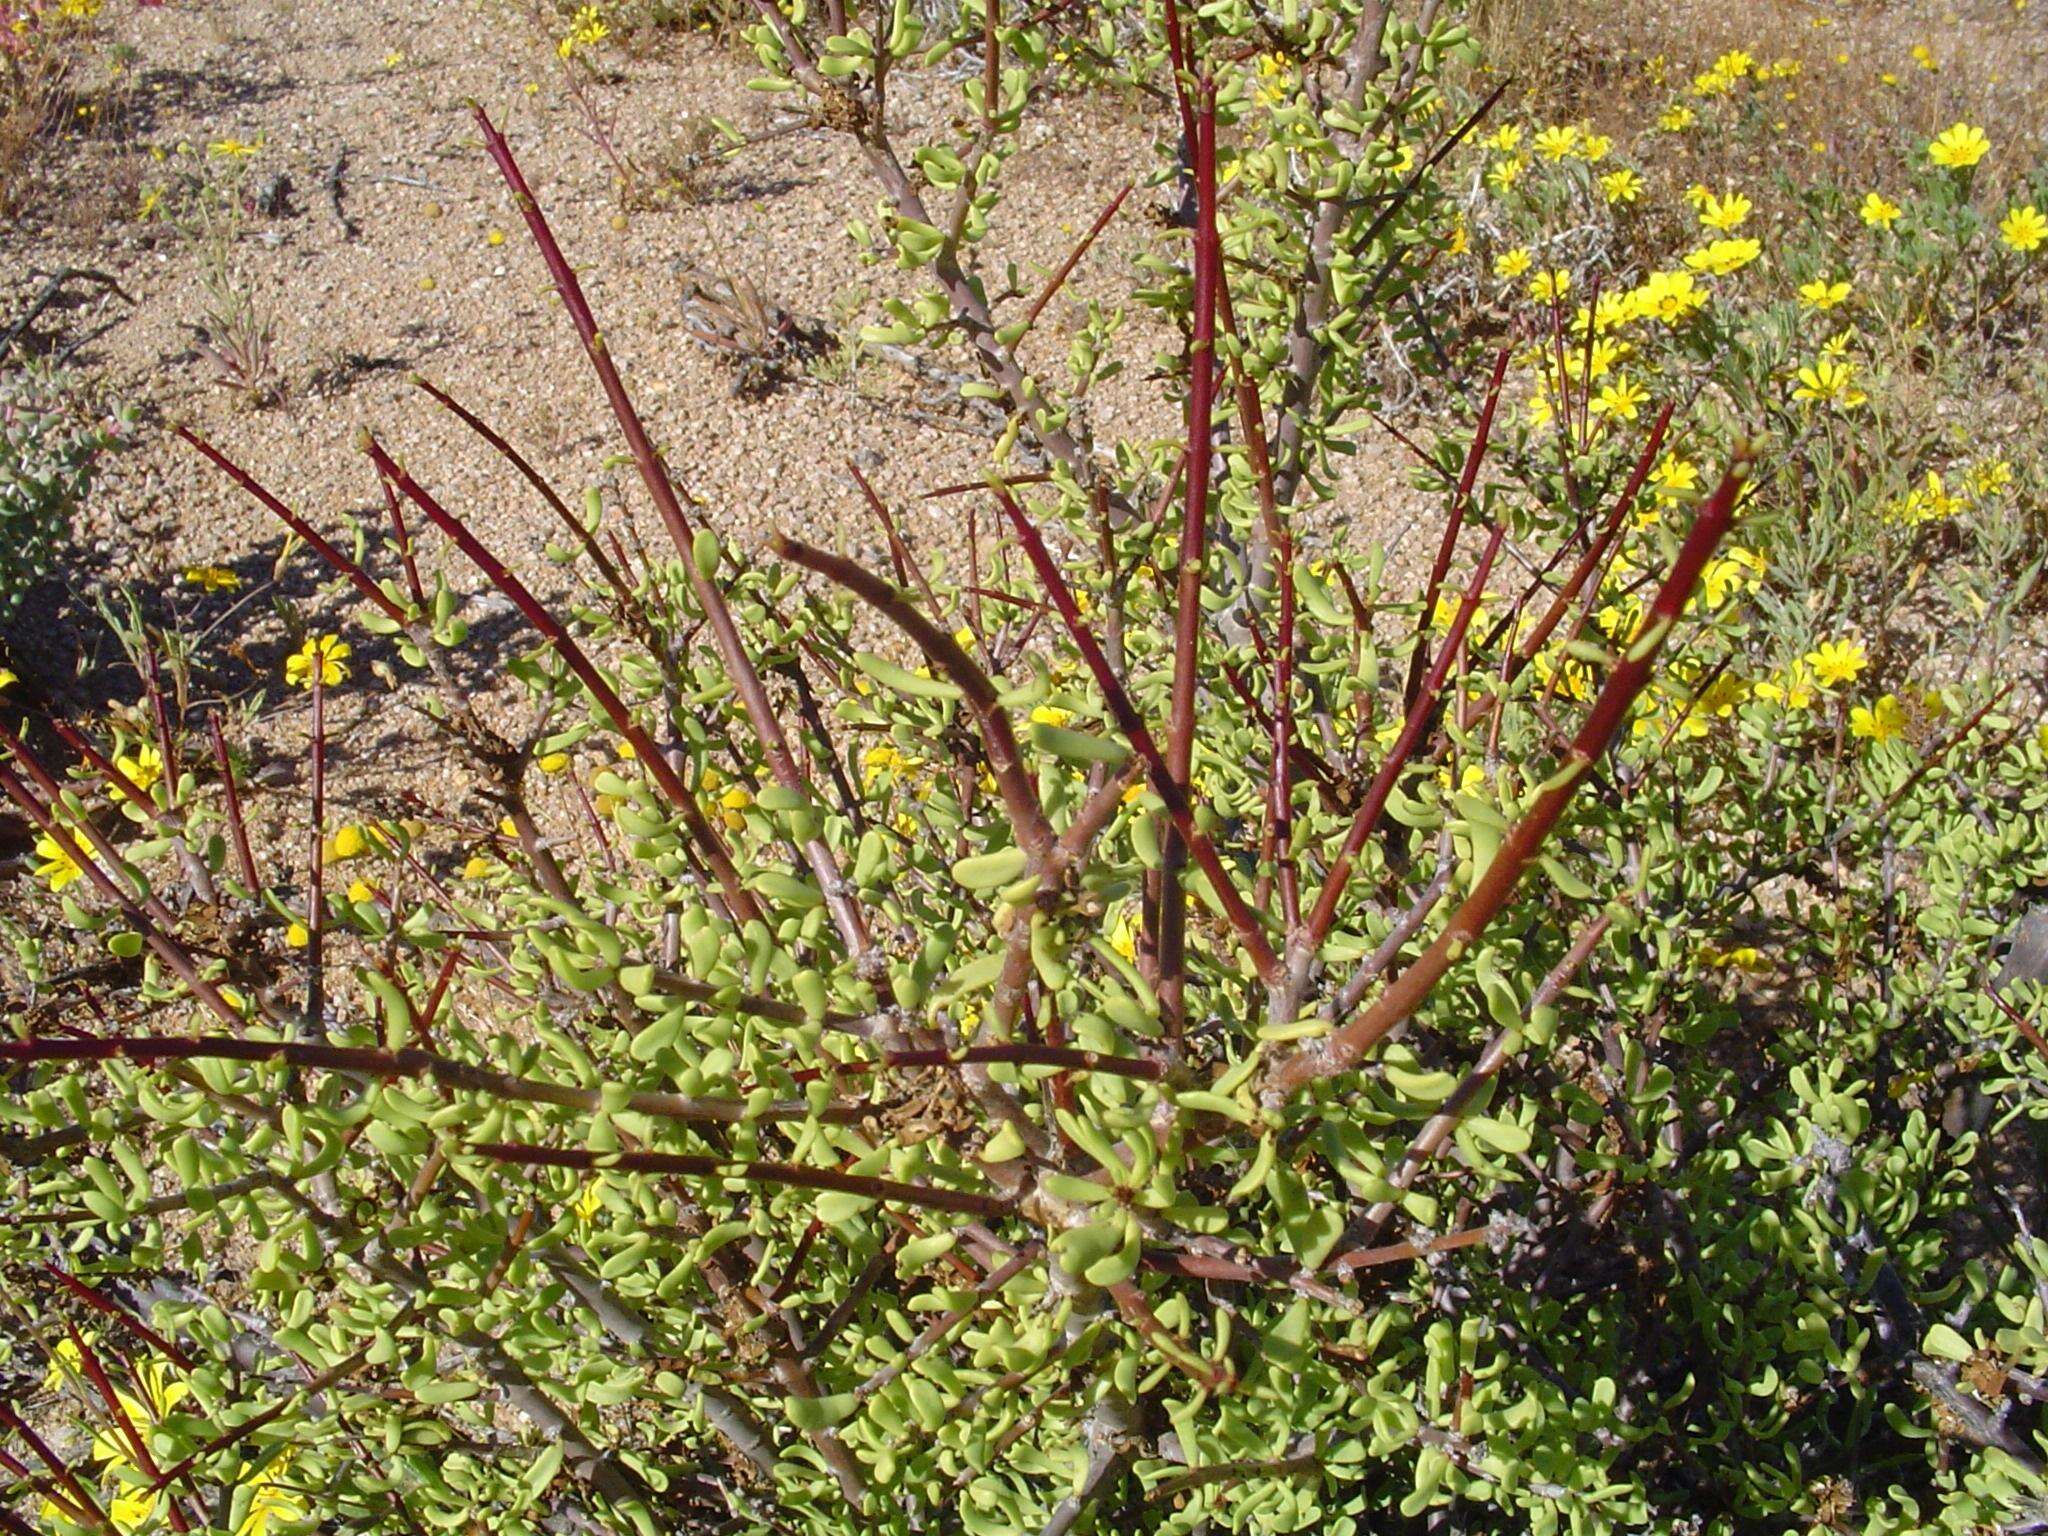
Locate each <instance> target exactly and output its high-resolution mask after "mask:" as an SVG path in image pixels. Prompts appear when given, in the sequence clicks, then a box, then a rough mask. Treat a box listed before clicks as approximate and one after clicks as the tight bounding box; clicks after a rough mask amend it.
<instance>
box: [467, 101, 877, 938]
mask: <svg viewBox="0 0 2048 1536" xmlns="http://www.w3.org/2000/svg"><path fill="white" fill-rule="evenodd" d="M475 115H476V121H477V126H478V127H479V128H480V129H481V130H482V132H483V138H484V149H485V151H486V152H487V153H488V154H489V155H490V157H491V160H492V162H493V163H494V164H496V166H497V167H498V171H499V173H500V174H501V175H502V176H503V177H504V178H505V184H506V185H507V186H508V187H510V188H511V190H512V195H513V199H514V201H515V202H516V203H517V204H518V207H519V212H520V215H521V217H523V218H524V219H525V221H526V228H527V231H528V233H530V234H531V235H532V236H533V241H534V244H535V245H536V246H537V247H538V248H539V250H540V254H541V260H542V261H543V262H544V263H545V264H546V266H547V269H548V275H549V277H551V278H552V279H553V280H554V285H555V292H556V293H557V294H558V295H559V296H560V298H561V300H562V307H563V308H564V309H566V310H567V311H568V314H569V319H570V321H571V323H572V324H573V325H574V326H575V329H576V335H577V338H578V339H579V340H580V341H581V342H582V343H583V350H584V353H585V354H586V355H587V356H588V357H589V359H590V365H591V367H592V368H593V369H595V370H596V372H597V377H598V382H599V383H600V384H601V385H602V386H603V387H604V394H605V399H606V400H607V401H608V402H610V404H611V409H612V415H613V417H614V418H615V419H616V420H617V421H618V424H619V431H620V432H621V434H622V435H623V436H624V437H625V439H626V447H627V449H628V451H630V452H631V454H632V456H633V463H634V465H635V466H636V467H637V468H638V469H639V471H640V481H641V484H642V485H644V486H645V487H646V489H647V494H648V496H649V497H650V498H651V499H652V500H653V502H654V506H655V510H656V511H658V512H659V513H660V514H661V520H662V523H663V525H664V526H665V527H666V528H667V529H668V534H669V538H670V539H671V540H672V541H673V542H674V543H675V547H676V551H677V553H678V554H680V555H681V556H682V560H683V569H684V570H685V571H686V572H687V573H688V576H689V581H690V586H691V590H692V591H693V592H694V593H695V594H696V597H697V603H698V606H699V607H700V608H702V609H703V611H704V618H705V621H706V622H707V623H708V624H709V625H710V627H711V634H712V638H713V639H714V640H715V641H716V642H717V645H718V650H719V654H720V656H721V657H722V658H723V659H724V661H725V665H726V670H727V672H728V673H729V674H730V676H731V679H732V684H733V688H734V691H735V692H737V693H738V695H739V699H740V703H741V705H742V706H743V707H744V708H745V709H746V712H747V719H748V721H749V722H750V723H751V724H752V726H753V728H754V734H755V736H756V737H758V738H759V740H760V743H761V752H762V755H763V757H764V758H766V760H767V763H768V770H769V772H770V773H771V774H773V775H774V777H775V780H776V782H777V783H778V784H780V785H782V786H783V787H784V788H785V789H791V790H795V791H797V792H798V793H801V794H804V795H806V796H809V795H810V785H809V783H808V781H807V780H806V779H805V777H804V774H803V771H802V770H801V769H800V768H799V767H798V766H797V762H796V758H795V756H794V754H792V753H791V751H790V749H789V739H788V737H787V736H786V735H785V734H784V732H783V729H782V722H781V721H780V720H779V719H778V718H777V717H776V714H775V708H774V706H773V705H772V704H771V703H770V702H769V699H768V691H767V689H766V688H764V687H763V686H762V685H761V674H760V673H759V672H758V671H756V670H755V667H754V663H753V659H752V658H751V657H750V656H749V655H748V654H747V647H746V642H745V640H743V639H742V638H741V636H740V631H739V626H738V624H737V623H735V622H734V620H733V616H732V609H731V608H730V607H729V606H728V605H727V603H726V601H725V594H724V593H723V592H721V591H720V590H719V588H718V584H717V583H716V582H715V581H713V580H712V579H711V578H710V577H709V576H707V575H705V574H704V572H703V571H701V570H700V569H698V566H697V561H696V558H695V554H696V552H695V540H696V532H695V530H694V529H693V528H692V527H691V525H690V519H689V516H688V514H686V513H685V512H684V511H683V504H682V499H681V498H680V497H679V496H678V495H677V494H676V488H675V482H674V481H673V480H672V479H671V478H670V477H669V472H668V467H667V465H665V464H664V463H663V462H662V459H661V455H660V454H659V453H658V452H656V451H655V447H654V443H653V441H652V440H651V439H650V438H649V437H648V435H647V429H646V428H645V427H644V426H643V425H642V424H641V421H640V413H639V412H638V411H637V410H636V409H634V406H633V401H632V397H631V396H629V395H628V394H627V393H626V385H625V381H624V380H623V379H622V378H621V377H620V376H619V370H618V366H617V364H615V363H614V362H613V361H612V356H611V349H610V348H609V347H608V346H607V345H606V343H605V339H604V336H603V335H602V333H600V332H599V330H598V328H597V319H596V317H595V316H594V315H593V314H592V313H591V309H590V303H589V301H588V300H587V299H586V298H585V297H584V295H583V285H582V284H581V283H580V282H578V281H577V278H576V271H575V268H573V267H571V266H570V265H569V260H568V258H567V257H566V256H564V255H563V254H562V248H561V246H560V245H559V244H557V243H556V240H555V236H554V231H553V230H551V229H550V228H549V227H548V222H547V219H546V217H545V216H544V215H543V214H542V213H541V211H540V204H539V202H538V201H537V200H536V199H535V197H534V195H533V192H532V190H531V189H530V188H529V187H528V186H527V184H526V177H525V175H524V174H523V173H522V172H521V171H520V169H519V163H518V161H516V160H515V159H514V158H513V156H512V147H511V146H510V145H509V144H507V143H506V142H505V137H504V135H503V134H501V133H500V132H499V131H498V129H497V127H496V125H495V124H493V123H492V122H491V120H490V117H489V116H488V115H487V114H486V113H485V112H484V110H483V109H482V108H481V107H478V108H477V109H476V113H475ZM804 857H805V859H806V860H807V861H808V862H809V864H810V866H811V872H812V873H813V874H814V875H816V877H817V880H818V885H819V888H820V889H821V890H822V891H823V892H824V896H825V906H826V909H827V910H828V911H829V912H830V913H831V914H832V921H833V925H834V926H835V927H836V928H837V929H838V930H839V935H840V938H841V940H842V941H843V942H844V943H845V945H846V947H847V950H848V952H849V953H850V954H852V955H853V956H854V957H855V958H857V959H858V958H860V957H863V956H865V955H866V954H867V952H868V950H869V948H870V941H869V938H868V932H867V923H866V920H865V919H864V918H863V917H862V915H861V912H860V906H859V903H858V902H857V900H856V899H855V895H854V891H853V887H852V886H851V884H850V883H849V882H848V881H847V879H846V877H845V876H844V875H843V874H842V873H841V872H840V869H839V863H838V860H837V859H836V858H835V857H834V855H833V853H832V850H831V848H830V847H829V846H827V844H826V843H825V841H824V839H823V838H818V837H813V838H810V839H808V840H807V841H806V842H805V843H804Z"/></svg>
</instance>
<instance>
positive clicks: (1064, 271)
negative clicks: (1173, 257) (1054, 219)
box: [1024, 181, 1133, 330]
mask: <svg viewBox="0 0 2048 1536" xmlns="http://www.w3.org/2000/svg"><path fill="white" fill-rule="evenodd" d="M1132 185H1133V183H1131V182H1128V181H1127V182H1125V183H1124V189H1123V190H1122V191H1121V192H1119V193H1117V195H1116V196H1115V197H1113V198H1111V199H1110V201H1109V206H1108V207H1107V208H1105V209H1103V210H1102V212H1100V213H1098V214H1097V215H1096V216H1095V222H1094V223H1093V224H1090V225H1089V226H1088V233H1087V234H1085V235H1083V236H1082V237H1081V239H1080V243H1079V244H1077V245H1076V246H1075V247H1074V249H1073V250H1072V251H1070V252H1069V253H1068V255H1067V259H1066V260H1065V261H1063V262H1061V263H1060V267H1059V270H1058V271H1057V272H1055V273H1053V275H1052V277H1051V279H1050V280H1049V281H1048V282H1047V283H1046V285H1045V287H1044V288H1042V289H1041V290H1040V291H1039V294H1038V297H1037V298H1036V299H1033V300H1032V301H1031V307H1030V308H1029V309H1027V310H1025V311H1024V328H1025V329H1026V330H1029V329H1030V328H1031V327H1032V326H1034V325H1036V324H1037V323H1038V317H1039V316H1040V315H1041V314H1043V313H1044V312H1045V306H1046V305H1048V304H1050V303H1051V302H1052V300H1053V295H1055V294H1056V293H1058V292H1059V291H1060V289H1061V288H1063V287H1065V286H1066V282H1067V279H1068V278H1069V277H1071V276H1073V274H1074V268H1076V267H1078V266H1079V265H1080V264H1081V258H1082V257H1083V256H1086V255H1087V254H1088V247H1089V246H1091V245H1093V244H1094V243H1095V241H1096V238H1097V237H1098V236H1099V235H1100V234H1101V233H1102V232H1103V231H1104V230H1105V229H1107V228H1108V227H1109V221H1110V220H1111V219H1113V218H1115V217H1116V211H1117V209H1119V208H1121V207H1123V205H1124V199H1125V198H1127V197H1129V196H1130V195H1131V187H1132Z"/></svg>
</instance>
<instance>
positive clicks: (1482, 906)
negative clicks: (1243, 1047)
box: [1265, 457, 1747, 1104]
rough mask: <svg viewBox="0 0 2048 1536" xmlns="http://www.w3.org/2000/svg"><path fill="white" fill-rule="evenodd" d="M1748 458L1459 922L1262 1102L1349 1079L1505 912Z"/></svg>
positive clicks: (1288, 1066) (1698, 563) (1721, 522)
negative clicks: (1344, 1075)
mask: <svg viewBox="0 0 2048 1536" xmlns="http://www.w3.org/2000/svg"><path fill="white" fill-rule="evenodd" d="M1746 468H1747V460H1746V458H1742V457H1738V458H1737V460H1736V462H1735V464H1734V465H1733V466H1732V467H1731V468H1730V469H1729V472H1728V474H1727V475H1726V476H1725V477H1724V478H1723V479H1722V481H1721V484H1720V487H1719V488H1718V489H1717V490H1716V491H1715V492H1714V494H1713V496H1712V497H1710V498H1709V499H1708V501H1707V504H1706V505H1705V506H1704V507H1703V508H1702V509H1701V511H1700V515H1699V518H1698V520H1697V521H1695V522H1694V524H1693V526H1692V531H1691V532H1690V533H1688V534H1687V535H1686V538H1685V542H1684V544H1683V545H1681V546H1680V548H1679V551H1678V555H1677V557H1676V559H1674V560H1673V561H1672V565H1671V570H1670V573H1669V574H1668V575H1667V576H1666V577H1665V580H1664V584H1663V586H1662V588H1661V589H1660V590H1659V591H1658V593H1657V596H1656V598H1655V600H1654V601H1653V602H1652V603H1651V605H1650V610H1649V613H1648V614H1647V616H1646V617H1645V620H1644V628H1643V630H1642V632H1641V634H1640V635H1639V636H1638V638H1637V639H1636V640H1635V642H1634V643H1633V644H1632V645H1630V647H1629V648H1628V650H1627V652H1626V653H1625V654H1624V655H1623V656H1622V658H1621V660H1620V661H1618V662H1617V663H1616V664H1615V666H1614V669H1613V671H1612V672H1610V673H1609V674H1608V677H1607V681H1606V682H1605V684H1603V685H1602V687H1601V689H1600V693H1599V696H1598V697H1597V698H1595V699H1594V701H1593V706H1592V708H1591V709H1590V710H1589V711H1588V712H1587V714H1586V718H1585V721H1584V723H1583V724H1582V725H1581V726H1580V728H1579V733H1578V735H1577V736H1576V737H1575V738H1574V739H1573V742H1572V745H1571V750H1570V752H1569V753H1568V754H1567V756H1566V759H1565V761H1564V763H1563V764H1562V765H1561V766H1560V767H1559V768H1558V769H1557V771H1556V772H1554V773H1553V774H1552V775H1551V776H1550V778H1549V779H1548V780H1547V781H1546V782H1545V783H1544V785H1543V786H1542V788H1541V789H1540V790H1539V791H1538V793H1537V796H1536V799H1535V801H1534V803H1533V804H1531V805H1530V807H1529V809H1528V810H1527V811H1525V812H1524V813H1523V815H1522V817H1521V819H1520V820H1518V821H1517V822H1516V823H1515V825H1514V826H1513V827H1512V828H1511V829H1510V830H1509V831H1508V833H1507V835H1506V837H1505V838H1503V839H1502V842H1501V846H1500V848H1499V850H1498V851H1497V852H1496V853H1495V855H1494V857H1493V860H1492V862H1491V863H1489V864H1488V865H1487V867H1486V872H1485V873H1484V874H1483V875H1481V876H1480V877H1479V879H1478V881H1477V883H1476V884H1474V886H1473V887H1472V891H1471V893H1470V894H1469V895H1468V896H1467V897H1466V898H1465V900H1464V902H1463V904H1461V905H1460V906H1459V908H1458V910H1457V911H1456V912H1455V913H1453V914H1452V916H1451V920H1450V922H1449V923H1448V924H1446V925H1445V927H1444V931H1443V932H1442V933H1441V934H1440V935H1438V937H1437V939H1436V942H1435V943H1433V944H1431V945H1430V947H1429V948H1428V949H1427V950H1425V951H1423V953H1422V955H1421V956H1420V957H1419V958H1418V959H1417V960H1416V962H1415V964H1414V965H1412V966H1410V967H1409V968H1408V969H1407V970H1406V971H1404V972H1403V973H1402V974H1401V975H1400V976H1399V977H1398V978H1397V979H1396V980H1395V981H1394V983H1393V984H1392V985H1391V986H1389V987H1388V988H1387V990H1386V991H1385V992H1383V993H1382V994H1380V997H1379V999H1378V1000H1377V1001H1376V1002H1375V1003H1374V1004H1373V1005H1372V1006H1371V1007H1370V1008H1368V1009H1367V1010H1366V1011H1365V1012H1364V1013H1363V1014H1361V1015H1359V1016H1358V1017H1357V1018H1355V1019H1353V1020H1352V1021H1351V1022H1350V1023H1348V1024H1345V1025H1343V1026H1342V1027H1341V1028H1339V1029H1337V1030H1336V1031H1335V1032H1334V1033H1332V1034H1331V1035H1329V1036H1328V1037H1327V1038H1325V1039H1323V1040H1319V1041H1315V1042H1312V1043H1310V1044H1308V1045H1305V1046H1302V1047H1300V1048H1299V1049H1297V1050H1295V1051H1293V1052H1291V1053H1289V1054H1287V1055H1285V1056H1283V1057H1281V1058H1279V1059H1278V1060H1277V1061H1276V1062H1274V1064H1273V1065H1272V1067H1271V1068H1270V1069H1269V1070H1268V1072H1267V1075H1266V1082H1265V1094H1266V1098H1267V1101H1268V1102H1269V1103H1274V1104H1278V1103H1282V1102H1285V1101H1286V1100H1287V1099H1288V1098H1290V1097H1292V1096H1293V1095H1294V1094H1296V1093H1298V1092H1299V1091H1300V1090H1301V1089H1303V1088H1304V1087H1306V1086H1307V1085H1308V1084H1310V1083H1312V1082H1314V1081H1316V1080H1317V1079H1319V1078H1324V1077H1330V1076H1333V1075H1335V1074H1336V1073H1339V1072H1344V1071H1348V1070H1350V1069H1351V1068H1352V1067H1354V1066H1356V1065H1357V1064H1358V1062H1359V1061H1360V1060H1361V1059H1363V1057H1364V1055H1365V1053H1366V1052H1367V1051H1369V1050H1370V1049H1372V1047H1373V1046H1374V1045H1376V1044H1377V1043H1378V1042H1379V1041H1380V1040H1381V1039H1382V1038H1383V1037H1384V1036H1385V1035H1386V1033H1387V1032H1388V1031H1389V1030H1391V1029H1392V1028H1393V1027H1394V1026H1395V1025H1397V1024H1399V1023H1401V1022H1402V1021H1404V1020H1405V1019H1407V1018H1408V1017H1409V1016H1410V1015H1412V1014H1413V1013H1414V1012H1415V1010H1416V1009H1418V1008H1419V1007H1421V1006H1422V1004H1423V1002H1424V1000H1425V999H1427V998H1428V996H1429V994H1430V993H1431V991H1433V990H1434V989H1435V987H1436V984H1437V983H1438V982H1439V981H1441V980H1442V979H1443V976H1444V973H1445V972H1447V971H1448V970H1449V969H1450V968H1451V966H1452V965H1453V964H1454V963H1456V961H1457V960H1458V958H1459V957H1460V956H1461V955H1463V954H1464V953H1465V952H1466V951H1467V950H1468V949H1470V948H1471V946H1472V945H1473V944H1474V943H1475V942H1477V940H1478V938H1479V936H1480V935H1481V934H1482V933H1483V932H1484V931H1485V930H1486V926H1487V925H1488V924H1489V923H1491V922H1492V921H1493V919H1494V918H1495V917H1496V916H1497V915H1498V914H1499V913H1500V911H1501V909H1502V908H1503V907H1505V906H1506V905H1507V903H1508V900H1509V898H1510V897H1511V896H1512V895H1513V894H1514V890H1515V887H1516V886H1517V885H1518V884H1520V883H1521V879H1522V876H1523V874H1524V873H1526V872H1527V870H1528V868H1529V866H1530V865H1531V864H1532V863H1534V862H1535V860H1536V857H1537V855H1538V854H1539V853H1540V852H1541V850H1542V847H1543V844H1544V842H1545V841H1546V840H1547V839H1548V838H1549V836H1550V833H1551V831H1552V829H1553V828H1555V827H1556V825H1557V823H1558V820H1559V818H1560V817H1562V816H1563V814H1564V811H1565V807H1566V806H1567V805H1569V804H1570V803H1571V799H1572V796H1573V794H1574V793H1576V791H1577V789H1578V787H1579V785H1580V784H1581V783H1583V782H1584V781H1585V779H1586V778H1587V776H1588V775H1589V774H1590V773H1591V772H1592V769H1593V766H1594V764H1595V763H1597V762H1598V761H1599V760H1600V759H1601V758H1602V757H1604V756H1605V755H1606V753H1607V749H1608V747H1609V746H1611V745H1612V744H1613V741H1614V738H1615V736H1616V734H1617V733H1618V732H1619V731H1620V730H1621V727H1622V725H1623V723H1624V722H1625V721H1626V720H1627V718H1628V712H1629V709H1630V707H1631V706H1632V705H1633V704H1634V703H1635V700H1636V695H1637V694H1639V693H1641V692H1642V690H1643V687H1644V685H1645V684H1647V683H1648V682H1649V680H1650V673H1651V669H1652V667H1653V666H1654V664H1655V662H1656V659H1657V653H1658V652H1659V651H1660V650H1661V649H1662V647H1663V645H1664V642H1665V641H1666V640H1667V639H1668V638H1669V636H1670V634H1671V632H1672V630H1673V629H1675V628H1676V627H1677V625H1678V622H1679V620H1680V619H1681V617H1682V616H1683V615H1684V612H1685V606H1686V604H1687V602H1689V601H1690V600H1691V598H1692V593H1693V588H1694V587H1695V586H1696V585H1697V584H1698V582H1699V575H1700V570H1701V568H1702V567H1703V566H1705V564H1706V563H1707V560H1708V559H1709V557H1711V556H1712V554H1713V552H1714V550H1715V549H1716V548H1717V547H1718V546H1719V544H1720V542H1721V539H1722V536H1723V535H1724V534H1726V533H1727V531H1728V526H1729V524H1730V523H1731V522H1732V521H1733V519H1734V515H1735V498H1736V496H1737V494H1738V493H1739V492H1740V491H1741V489H1742V480H1743V475H1744V472H1745V470H1746Z"/></svg>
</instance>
